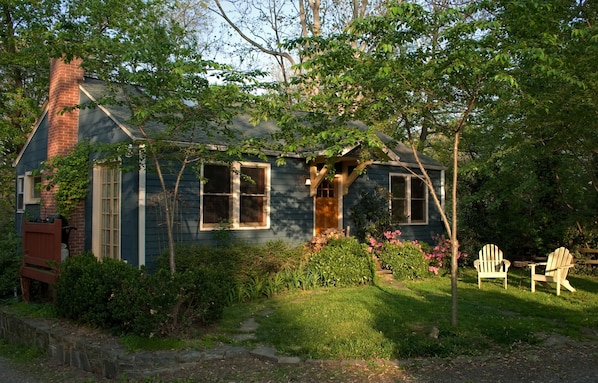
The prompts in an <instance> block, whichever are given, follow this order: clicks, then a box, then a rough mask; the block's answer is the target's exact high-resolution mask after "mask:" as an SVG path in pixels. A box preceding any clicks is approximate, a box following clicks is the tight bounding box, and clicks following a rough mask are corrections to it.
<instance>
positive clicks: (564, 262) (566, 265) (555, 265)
mask: <svg viewBox="0 0 598 383" xmlns="http://www.w3.org/2000/svg"><path fill="white" fill-rule="evenodd" d="M536 266H546V270H544V274H537V273H536ZM574 266H575V264H574V263H573V256H572V255H571V253H570V252H569V250H568V249H566V248H564V247H559V248H558V249H556V250H555V251H553V252H552V253H550V254H549V255H548V259H547V260H546V262H539V263H532V264H531V265H530V267H531V268H532V293H533V292H535V291H536V281H538V282H556V295H561V285H563V287H565V288H566V289H567V290H569V291H571V292H574V291H575V289H574V288H573V286H571V283H569V281H568V280H567V274H568V273H569V269H570V268H571V267H574Z"/></svg>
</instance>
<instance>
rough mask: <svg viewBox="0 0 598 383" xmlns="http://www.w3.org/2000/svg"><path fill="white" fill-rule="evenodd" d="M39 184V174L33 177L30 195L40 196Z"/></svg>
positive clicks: (40, 180) (40, 182)
mask: <svg viewBox="0 0 598 383" xmlns="http://www.w3.org/2000/svg"><path fill="white" fill-rule="evenodd" d="M41 184H42V177H41V176H35V177H33V190H32V191H31V195H32V196H33V198H41V196H42V193H41V190H40V189H41Z"/></svg>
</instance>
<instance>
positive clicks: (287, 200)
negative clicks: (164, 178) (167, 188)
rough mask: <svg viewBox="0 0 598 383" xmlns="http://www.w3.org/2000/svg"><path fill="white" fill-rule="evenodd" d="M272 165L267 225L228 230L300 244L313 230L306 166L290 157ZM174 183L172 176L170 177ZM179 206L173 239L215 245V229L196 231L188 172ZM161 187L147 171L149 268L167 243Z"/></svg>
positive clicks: (195, 192)
mask: <svg viewBox="0 0 598 383" xmlns="http://www.w3.org/2000/svg"><path fill="white" fill-rule="evenodd" d="M270 164H271V169H270V170H271V179H270V228H269V229H254V230H253V229H231V230H230V235H231V238H232V239H234V240H240V241H244V242H248V243H264V242H267V241H271V240H283V241H285V242H287V243H290V244H300V243H304V242H306V241H309V240H310V239H311V235H312V232H313V212H312V209H313V199H312V197H310V196H309V188H308V187H306V186H305V184H304V183H305V177H307V175H308V169H307V166H306V165H305V162H304V161H303V160H295V159H289V160H288V161H287V164H286V165H285V166H276V164H275V162H274V160H272V161H271V162H270ZM169 181H170V182H173V178H170V179H169ZM180 187H181V190H180V194H179V195H180V200H179V204H180V208H179V213H178V215H177V219H176V221H177V223H176V229H177V230H176V233H175V238H176V241H177V242H199V243H202V244H205V245H208V246H214V245H216V238H215V236H214V234H215V232H214V231H212V230H204V231H200V230H199V227H200V225H199V219H200V195H199V192H200V184H199V179H198V177H197V176H196V175H195V174H193V173H192V172H191V171H189V172H188V174H186V175H185V177H184V178H183V180H182V182H181V185H180ZM160 195H161V187H160V184H159V182H158V179H157V177H156V175H155V174H154V173H152V172H149V171H148V174H147V206H148V210H147V220H146V263H147V265H148V268H150V269H152V265H155V262H156V259H157V258H158V256H159V255H160V253H161V252H163V251H165V250H166V249H167V246H168V241H167V235H166V227H165V222H164V216H163V212H162V210H161V208H160Z"/></svg>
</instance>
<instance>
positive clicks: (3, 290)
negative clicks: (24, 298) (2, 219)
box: [0, 230, 21, 298]
mask: <svg viewBox="0 0 598 383" xmlns="http://www.w3.org/2000/svg"><path fill="white" fill-rule="evenodd" d="M18 242H19V240H18V238H17V236H16V235H15V234H14V233H13V232H11V231H8V230H7V231H6V233H0V298H4V297H7V296H9V295H13V292H14V288H15V287H18V286H19V285H20V283H19V267H20V265H21V256H20V255H19V254H17V245H18Z"/></svg>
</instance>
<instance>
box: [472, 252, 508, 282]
mask: <svg viewBox="0 0 598 383" xmlns="http://www.w3.org/2000/svg"><path fill="white" fill-rule="evenodd" d="M478 255H479V259H476V260H475V261H474V262H473V266H474V267H475V268H476V270H477V271H478V288H480V289H481V288H482V278H504V280H505V289H506V288H507V272H508V271H509V267H511V261H509V260H508V259H504V258H503V254H502V251H501V250H500V249H499V248H498V246H496V245H493V244H487V245H484V247H482V250H480V252H479V254H478Z"/></svg>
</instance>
